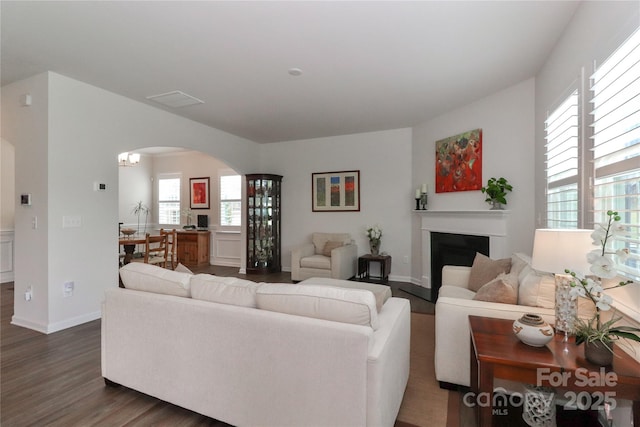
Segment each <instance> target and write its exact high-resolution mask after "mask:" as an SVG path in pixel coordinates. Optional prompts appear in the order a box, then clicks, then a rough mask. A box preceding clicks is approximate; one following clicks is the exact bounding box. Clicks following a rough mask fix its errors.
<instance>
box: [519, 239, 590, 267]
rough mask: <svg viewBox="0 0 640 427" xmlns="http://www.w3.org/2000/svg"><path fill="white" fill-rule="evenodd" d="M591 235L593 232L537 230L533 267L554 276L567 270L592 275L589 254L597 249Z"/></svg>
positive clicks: (532, 258) (532, 260)
mask: <svg viewBox="0 0 640 427" xmlns="http://www.w3.org/2000/svg"><path fill="white" fill-rule="evenodd" d="M591 233H593V230H581V229H538V230H536V234H535V238H534V240H533V255H532V257H531V267H532V268H534V269H535V270H539V271H545V272H548V273H554V274H556V273H564V270H565V269H569V270H571V271H575V272H576V273H577V274H579V275H585V274H590V272H589V268H590V267H591V265H590V264H589V263H588V262H587V254H588V253H589V252H591V251H592V250H593V249H595V246H593V240H592V239H591Z"/></svg>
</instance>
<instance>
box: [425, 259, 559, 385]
mask: <svg viewBox="0 0 640 427" xmlns="http://www.w3.org/2000/svg"><path fill="white" fill-rule="evenodd" d="M511 261H512V262H511V268H512V270H511V271H510V275H506V276H510V277H505V281H508V282H510V283H511V284H512V285H513V287H514V291H515V293H516V295H517V303H515V304H505V303H497V302H489V301H478V300H474V297H475V296H476V292H473V291H472V290H470V289H468V285H469V278H470V274H471V268H470V267H458V266H445V267H444V268H443V269H442V287H441V288H440V290H439V294H438V300H437V302H436V349H435V370H436V379H437V380H438V381H439V382H440V384H441V386H443V387H447V388H450V387H451V386H452V385H461V386H469V385H470V365H469V363H470V362H469V358H470V333H469V315H475V316H485V317H494V318H500V319H514V320H515V319H518V318H520V317H521V316H522V315H523V314H524V313H535V314H539V315H541V316H542V317H543V318H544V320H546V321H547V322H549V323H551V324H553V323H554V322H555V311H554V304H555V280H554V278H553V276H551V275H549V274H541V273H539V272H536V271H535V270H533V269H532V268H531V267H530V261H531V259H530V258H529V257H528V256H526V255H523V254H514V255H513V256H512V257H511Z"/></svg>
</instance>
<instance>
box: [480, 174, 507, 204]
mask: <svg viewBox="0 0 640 427" xmlns="http://www.w3.org/2000/svg"><path fill="white" fill-rule="evenodd" d="M512 190H513V186H512V185H511V184H509V182H508V181H507V180H506V178H503V177H500V178H498V179H496V178H490V179H489V180H488V181H487V185H486V186H484V187H482V188H481V189H480V191H482V192H483V193H485V194H486V195H487V198H486V199H484V201H485V202H487V203H489V204H491V205H492V206H493V207H492V208H491V209H502V206H501V205H506V204H507V192H508V191H512Z"/></svg>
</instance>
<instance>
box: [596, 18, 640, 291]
mask: <svg viewBox="0 0 640 427" xmlns="http://www.w3.org/2000/svg"><path fill="white" fill-rule="evenodd" d="M591 93H592V99H591V103H592V110H591V115H592V119H593V122H592V126H593V137H592V141H593V143H592V150H593V172H592V173H593V179H592V182H593V203H594V206H593V209H594V221H595V222H599V223H602V222H605V221H606V216H607V211H610V210H612V211H616V212H618V214H619V215H620V218H621V219H620V222H621V223H622V224H623V225H624V229H625V230H626V231H625V232H624V233H620V234H617V235H616V236H615V237H614V248H615V249H616V250H617V249H624V248H626V249H627V250H628V251H629V258H628V259H627V260H626V262H625V263H624V264H623V265H619V269H620V270H621V271H623V272H624V273H626V275H629V276H631V277H633V278H636V279H637V278H640V207H639V206H638V205H639V203H638V202H639V200H640V31H636V33H635V34H634V35H632V36H631V37H630V38H629V39H628V40H627V41H626V42H625V43H624V44H623V45H622V46H621V47H620V48H619V49H618V50H617V51H616V52H614V53H613V55H611V56H610V57H609V58H608V59H607V60H606V61H605V62H603V63H602V65H601V66H600V67H598V69H597V71H596V72H595V73H594V74H593V76H592V77H591Z"/></svg>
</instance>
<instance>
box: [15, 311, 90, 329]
mask: <svg viewBox="0 0 640 427" xmlns="http://www.w3.org/2000/svg"><path fill="white" fill-rule="evenodd" d="M101 317H102V312H101V311H95V312H93V313H87V314H83V315H82V316H76V317H72V318H71V319H66V320H63V321H61V322H56V323H50V324H48V325H45V324H42V323H36V322H32V321H30V320H27V319H22V318H20V317H16V316H15V315H14V316H12V317H11V324H12V325H15V326H20V327H22V328H27V329H32V330H34V331H36V332H41V333H43V334H52V333H54V332H58V331H61V330H63V329H68V328H72V327H74V326H78V325H81V324H83V323H87V322H92V321H94V320H97V319H100V318H101Z"/></svg>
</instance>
